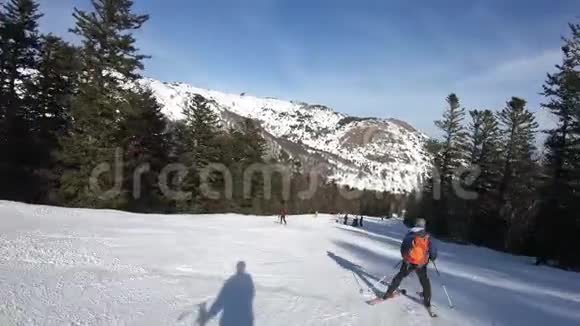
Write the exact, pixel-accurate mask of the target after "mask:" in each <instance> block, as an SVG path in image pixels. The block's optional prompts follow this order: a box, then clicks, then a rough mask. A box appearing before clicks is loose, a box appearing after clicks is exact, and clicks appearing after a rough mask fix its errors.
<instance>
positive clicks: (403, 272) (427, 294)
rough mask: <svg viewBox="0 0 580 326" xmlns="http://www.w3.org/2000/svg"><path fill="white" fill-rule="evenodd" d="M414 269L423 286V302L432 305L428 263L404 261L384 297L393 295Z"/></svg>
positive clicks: (427, 305) (428, 305)
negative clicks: (419, 263)
mask: <svg viewBox="0 0 580 326" xmlns="http://www.w3.org/2000/svg"><path fill="white" fill-rule="evenodd" d="M413 271H414V272H415V273H417V276H419V282H420V283H421V286H422V287H423V302H424V303H425V306H426V307H430V306H431V282H430V281H429V276H427V265H413V264H409V263H407V262H403V263H402V264H401V269H400V270H399V273H397V275H396V276H395V277H394V278H393V280H392V281H391V284H390V285H389V289H388V290H387V293H385V295H384V298H387V297H388V296H390V295H392V294H393V292H395V290H396V289H397V288H398V287H399V285H401V282H402V281H403V279H404V278H405V277H407V276H409V274H411V273H412V272H413Z"/></svg>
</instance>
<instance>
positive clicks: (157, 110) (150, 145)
mask: <svg viewBox="0 0 580 326" xmlns="http://www.w3.org/2000/svg"><path fill="white" fill-rule="evenodd" d="M126 100H127V101H126V105H127V107H126V108H124V109H123V110H121V112H123V114H122V120H121V127H120V130H121V135H122V136H121V137H122V139H121V144H122V146H123V148H124V149H125V157H124V159H125V173H124V179H125V182H124V187H125V188H126V189H131V190H132V195H131V196H130V198H129V199H128V207H127V208H128V209H129V210H132V211H137V212H157V211H170V202H169V200H168V199H167V198H164V197H163V194H162V193H161V190H160V188H159V185H158V176H159V172H160V171H161V170H162V169H163V168H164V167H165V165H166V164H167V163H169V153H170V150H171V148H170V146H171V145H170V144H171V139H170V133H169V130H168V127H167V121H166V118H165V116H164V115H163V113H162V112H161V107H160V105H159V104H158V103H157V101H156V99H155V97H154V96H153V93H152V91H151V90H150V89H147V88H144V87H139V86H136V87H135V88H134V89H132V91H131V92H130V93H128V94H126ZM141 168H143V169H144V170H142V172H140V171H141V170H140V169H141ZM135 173H137V175H136V174H135ZM137 185H139V189H135V187H136V186H137Z"/></svg>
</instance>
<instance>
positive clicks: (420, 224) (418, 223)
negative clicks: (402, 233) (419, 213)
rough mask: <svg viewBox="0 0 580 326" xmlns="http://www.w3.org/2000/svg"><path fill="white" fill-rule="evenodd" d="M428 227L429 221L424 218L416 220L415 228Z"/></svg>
mask: <svg viewBox="0 0 580 326" xmlns="http://www.w3.org/2000/svg"><path fill="white" fill-rule="evenodd" d="M425 225H427V221H425V219H424V218H418V219H416V220H415V226H416V227H419V228H424V227H425Z"/></svg>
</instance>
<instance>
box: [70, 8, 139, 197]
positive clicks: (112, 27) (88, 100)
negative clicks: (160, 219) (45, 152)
mask: <svg viewBox="0 0 580 326" xmlns="http://www.w3.org/2000/svg"><path fill="white" fill-rule="evenodd" d="M92 4H93V7H94V11H93V12H86V11H81V10H78V9H75V12H74V17H75V19H76V27H75V28H74V29H73V30H72V31H73V32H74V33H75V34H76V35H78V36H79V37H80V38H81V41H82V51H81V59H82V68H83V75H82V78H81V83H80V85H79V92H78V94H77V96H76V97H75V98H74V100H73V103H72V109H71V113H72V116H73V119H74V126H73V128H72V129H71V132H70V133H69V135H68V136H67V137H64V138H63V139H62V142H61V144H62V155H61V159H62V161H63V163H64V164H65V165H66V168H67V170H66V171H65V173H64V175H63V178H62V186H61V190H62V194H63V197H64V200H65V202H66V203H68V204H72V205H80V206H85V207H87V206H88V207H111V208H126V207H127V205H128V202H129V190H130V189H124V188H123V187H122V185H123V184H125V182H124V181H125V180H124V178H125V177H126V176H123V175H118V174H117V173H113V171H114V170H115V169H119V168H121V170H123V167H118V166H116V165H119V164H121V163H119V162H116V156H118V155H119V151H118V150H117V149H121V147H120V146H122V144H123V139H124V138H125V136H124V135H126V132H125V131H124V130H122V122H123V119H124V118H125V117H126V115H125V112H122V109H123V110H126V108H127V106H128V105H130V102H129V100H128V98H130V97H131V96H132V95H133V94H132V91H131V90H130V89H127V88H128V87H127V86H126V84H125V83H131V82H135V79H136V78H138V77H139V75H138V72H139V70H140V69H142V68H143V64H142V62H141V61H142V59H144V58H145V56H143V55H141V54H139V53H138V50H137V49H136V48H135V39H134V37H133V35H132V32H133V31H135V30H137V29H139V28H141V26H142V24H143V23H144V22H145V21H147V19H148V16H146V15H136V14H134V13H133V12H132V7H133V1H130V0H93V1H92ZM121 154H122V151H121ZM117 159H119V158H118V157H117ZM104 163H108V164H109V165H110V167H111V170H112V171H110V173H104V174H102V175H100V177H99V178H98V180H96V181H97V182H94V181H95V180H93V183H90V182H89V180H91V179H92V178H91V176H92V175H93V172H94V171H95V170H94V169H95V168H96V167H97V166H99V164H104ZM95 183H96V184H97V185H98V188H99V189H95ZM120 186H121V187H120ZM109 190H112V192H108V191H109Z"/></svg>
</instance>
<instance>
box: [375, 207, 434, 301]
mask: <svg viewBox="0 0 580 326" xmlns="http://www.w3.org/2000/svg"><path fill="white" fill-rule="evenodd" d="M425 224H426V222H425V220H424V219H422V218H420V219H417V221H415V227H414V228H412V229H411V230H410V231H409V233H407V235H406V236H405V238H404V239H403V243H402V244H401V256H402V257H403V262H402V264H401V269H400V271H399V273H398V274H397V275H396V276H395V277H394V278H393V280H392V281H391V283H390V285H389V288H388V290H387V292H386V293H385V294H384V296H383V299H389V298H392V297H393V296H394V294H395V291H396V290H397V289H398V287H399V285H400V284H401V281H403V279H404V278H405V277H407V276H408V275H409V274H411V273H412V272H415V273H417V276H419V282H421V286H422V287H423V303H424V304H425V307H426V308H427V309H428V310H429V311H430V312H431V310H430V309H431V282H430V281H429V276H428V275H427V264H428V263H429V260H433V261H435V259H437V247H436V246H435V243H434V242H433V241H432V240H431V235H430V234H429V233H427V232H426V231H425Z"/></svg>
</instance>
